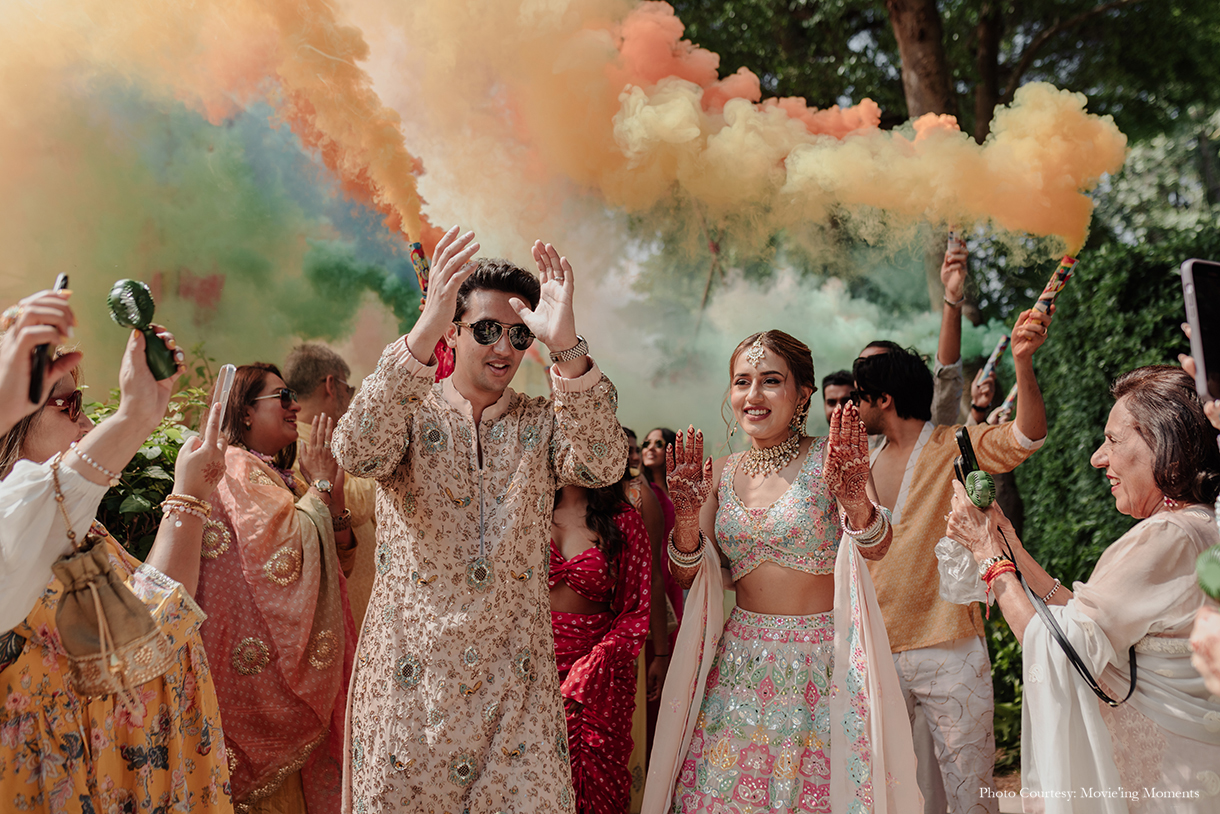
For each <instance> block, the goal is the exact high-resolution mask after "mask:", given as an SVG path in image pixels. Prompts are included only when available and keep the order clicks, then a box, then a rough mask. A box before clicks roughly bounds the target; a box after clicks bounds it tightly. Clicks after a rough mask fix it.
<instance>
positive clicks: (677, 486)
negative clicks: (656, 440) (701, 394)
mask: <svg viewBox="0 0 1220 814" xmlns="http://www.w3.org/2000/svg"><path fill="white" fill-rule="evenodd" d="M665 477H666V483H667V485H668V486H669V499H670V500H672V501H673V503H674V514H675V516H676V517H677V518H685V519H691V518H694V519H696V520H697V519H698V517H699V512H700V510H701V509H702V508H703V502H704V501H705V500H707V496H708V495H709V494H710V493H711V491H712V459H711V458H708V459H706V460H704V458H703V431H702V430H696V429H695V427H694V425H691V426H690V427H689V428H688V429H687V431H686V433H685V435H684V434H683V433H681V432H679V433H678V437H677V439H676V440H675V441H674V443H673V444H671V445H670V446H669V448H668V449H667V450H665Z"/></svg>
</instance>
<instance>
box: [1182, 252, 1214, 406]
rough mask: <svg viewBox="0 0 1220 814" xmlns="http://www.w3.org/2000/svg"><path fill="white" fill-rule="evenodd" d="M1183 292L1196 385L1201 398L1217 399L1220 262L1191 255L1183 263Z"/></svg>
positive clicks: (1205, 399) (1207, 399)
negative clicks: (1195, 258)
mask: <svg viewBox="0 0 1220 814" xmlns="http://www.w3.org/2000/svg"><path fill="white" fill-rule="evenodd" d="M1182 295H1183V297H1185V299H1186V321H1187V322H1188V323H1189V324H1190V355H1191V356H1193V357H1194V358H1195V389H1197V390H1198V391H1199V398H1201V399H1203V400H1204V401H1212V400H1213V399H1220V263H1215V262H1212V261H1211V260H1194V259H1192V260H1187V261H1186V262H1185V263H1183V264H1182Z"/></svg>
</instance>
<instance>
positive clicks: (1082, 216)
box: [353, 0, 1126, 250]
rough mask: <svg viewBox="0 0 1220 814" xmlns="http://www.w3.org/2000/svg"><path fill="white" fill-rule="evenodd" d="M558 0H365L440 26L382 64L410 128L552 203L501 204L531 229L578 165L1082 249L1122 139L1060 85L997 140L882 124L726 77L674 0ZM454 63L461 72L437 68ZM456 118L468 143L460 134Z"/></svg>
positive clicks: (468, 180)
mask: <svg viewBox="0 0 1220 814" xmlns="http://www.w3.org/2000/svg"><path fill="white" fill-rule="evenodd" d="M559 5H560V6H561V7H562V9H561V10H556V11H554V13H549V12H544V11H542V10H540V9H541V8H542V6H541V5H540V4H536V3H530V2H525V1H524V0H522V2H517V3H511V2H506V3H499V4H493V5H490V6H489V5H486V4H476V3H472V2H469V1H468V0H467V1H466V2H463V0H420V2H417V3H412V4H408V5H403V4H398V3H394V4H387V5H385V6H382V5H377V4H376V3H373V4H372V5H370V4H369V3H361V4H360V5H359V6H358V7H354V8H353V13H354V14H356V15H357V16H359V15H362V14H366V15H368V16H367V19H368V20H370V22H371V21H373V20H376V25H370V26H369V30H370V36H372V37H374V38H376V37H382V38H384V39H375V40H374V42H375V43H379V44H382V45H384V46H385V47H386V48H387V49H391V50H392V49H394V48H395V47H396V43H399V42H401V41H402V38H403V34H402V32H408V31H428V32H430V33H431V34H433V35H434V36H431V37H427V38H414V39H412V40H411V59H413V60H416V63H415V64H417V65H418V66H421V67H420V68H418V69H415V68H413V67H412V65H411V63H410V62H409V63H408V65H407V67H406V68H405V69H402V70H398V72H397V73H396V74H395V75H394V77H393V79H394V86H393V87H392V85H391V82H390V81H389V74H388V73H386V74H379V79H380V80H381V81H382V83H383V84H384V85H385V86H386V87H387V88H390V89H389V90H388V91H387V92H388V93H389V94H390V96H391V98H392V99H393V101H394V102H395V103H401V104H409V105H411V106H413V107H416V108H419V109H426V110H427V111H428V115H429V119H430V122H432V123H440V124H441V130H440V131H439V132H433V133H429V132H427V131H426V130H425V129H423V128H421V129H419V130H416V131H415V132H414V133H413V135H412V143H413V144H418V146H419V148H420V149H421V150H422V151H423V153H424V154H425V155H428V156H429V163H430V165H431V166H439V164H440V163H443V164H444V165H445V170H444V171H445V173H446V181H447V183H448V188H447V189H446V193H445V194H446V195H451V196H453V198H454V199H458V200H461V201H470V200H478V199H480V198H481V197H482V196H485V195H486V194H487V193H488V191H489V189H491V188H494V187H495V186H496V179H498V180H499V182H500V183H501V184H503V185H504V186H505V187H506V188H511V189H513V190H515V195H516V196H517V199H518V200H520V199H521V198H524V199H525V200H527V201H529V202H530V203H533V204H536V205H528V204H527V205H520V204H518V205H517V206H515V207H514V213H515V215H513V214H505V215H503V216H502V220H505V221H513V219H514V217H516V218H517V220H516V221H515V222H512V223H511V224H508V223H506V224H505V225H509V226H510V227H511V229H513V230H515V231H517V232H520V233H528V232H529V221H530V220H537V219H538V218H539V215H540V212H545V211H546V210H547V209H548V208H549V207H550V206H552V205H553V201H551V200H548V196H551V195H552V193H551V192H549V191H547V190H544V189H542V187H544V186H545V185H546V184H547V183H548V182H551V183H562V182H574V183H575V184H576V185H578V186H579V187H582V188H584V189H587V190H590V191H593V192H595V194H596V195H597V196H598V197H600V198H601V199H602V200H604V201H606V202H607V203H609V204H610V205H612V206H614V207H619V208H621V209H623V210H626V211H627V212H629V213H636V214H643V213H647V212H650V211H652V210H653V209H655V208H658V207H662V208H665V207H672V206H673V205H674V204H676V203H682V202H689V203H695V204H697V205H698V207H699V208H700V211H701V212H702V214H703V216H704V217H706V218H708V219H709V220H710V221H712V222H713V223H716V224H718V225H720V226H723V225H724V224H725V223H727V222H730V221H732V222H736V223H739V224H745V225H746V226H747V227H748V228H750V229H752V230H755V231H756V232H758V233H760V234H762V233H766V234H769V233H772V232H774V231H775V230H778V229H783V228H788V227H793V226H798V225H801V224H806V223H810V222H813V223H824V222H826V221H827V219H828V218H829V216H830V215H831V214H832V213H833V212H844V211H845V212H847V213H848V214H857V215H859V216H862V217H867V216H868V215H869V213H871V212H876V211H880V212H883V213H884V215H885V218H886V219H887V223H889V224H891V225H893V224H898V223H900V222H907V223H914V222H925V221H931V222H934V223H940V224H944V223H948V222H955V223H959V224H962V225H969V224H974V223H985V224H990V225H991V226H993V227H994V228H997V229H999V230H1002V231H1008V232H1014V233H1028V234H1033V235H1038V236H1051V237H1058V238H1059V239H1060V241H1061V242H1062V243H1063V244H1064V246H1063V247H1064V248H1067V249H1068V250H1076V249H1078V248H1079V246H1080V245H1081V244H1083V241H1084V238H1085V236H1086V234H1087V229H1088V222H1089V219H1090V217H1091V212H1092V204H1091V201H1090V200H1089V198H1088V195H1087V193H1088V192H1089V190H1091V189H1092V188H1093V186H1095V185H1096V183H1097V181H1098V179H1099V178H1100V176H1101V175H1103V174H1105V173H1107V172H1114V171H1116V170H1117V169H1118V168H1119V167H1121V165H1122V161H1123V158H1124V155H1125V148H1126V139H1125V137H1124V136H1123V135H1122V134H1121V133H1120V132H1119V131H1118V129H1117V128H1116V127H1115V126H1114V124H1113V122H1112V120H1110V119H1109V118H1108V117H1098V116H1095V115H1092V114H1089V113H1088V112H1087V111H1086V108H1085V100H1084V97H1082V96H1079V95H1074V94H1068V93H1062V92H1059V91H1056V90H1055V89H1053V88H1051V87H1049V86H1045V85H1031V86H1028V87H1026V88H1024V89H1023V90H1022V92H1021V93H1019V94H1018V95H1017V98H1016V100H1015V101H1014V103H1013V105H1012V106H1011V107H1008V108H1004V109H1002V110H1000V111H999V112H998V114H997V117H996V120H995V123H994V126H993V135H992V136H991V137H990V138H989V140H988V141H987V143H986V144H984V145H978V144H976V143H974V142H973V141H972V140H971V139H969V138H968V137H967V136H966V135H965V134H963V133H961V132H960V130H959V129H958V127H957V123H956V122H955V121H954V120H953V119H952V117H931V118H928V117H925V118H924V119H921V120H919V121H917V122H913V123H912V124H911V125H910V126H909V127H908V128H904V129H902V130H899V131H883V130H881V129H880V128H879V126H878V125H879V122H880V112H881V111H880V109H879V108H878V106H877V105H876V104H875V103H873V102H872V101H871V100H869V99H862V100H860V102H859V103H858V104H857V105H855V106H853V107H849V108H846V109H840V108H839V107H838V106H834V107H830V108H828V109H821V110H819V109H815V108H811V107H810V106H809V104H808V103H807V102H806V100H804V99H762V98H761V90H760V83H759V80H758V77H757V76H755V75H754V74H753V73H751V72H750V71H749V70H747V69H746V68H740V69H738V70H737V71H736V72H735V73H731V74H728V75H727V76H723V77H722V76H721V74H720V69H721V66H720V58H719V57H718V56H717V55H716V54H714V53H711V52H710V51H707V50H705V49H702V48H699V47H698V46H697V45H694V44H692V43H691V42H689V41H687V40H684V39H683V34H684V27H683V25H682V22H681V21H680V20H679V19H678V18H677V17H676V16H675V15H674V12H673V9H672V8H671V7H670V6H669V5H668V4H666V3H661V2H643V3H637V4H632V5H624V4H622V3H618V2H613V0H569V2H566V3H562V4H559ZM547 8H548V9H549V8H550V6H547ZM387 23H388V24H387ZM457 42H460V55H459V48H458V46H457V45H456V43H457ZM457 64H460V65H461V71H460V73H459V72H457V71H449V70H443V69H442V70H437V68H436V66H438V65H440V66H449V65H457ZM424 66H426V67H424ZM395 67H396V69H397V68H398V67H399V66H398V65H396V66H395ZM455 132H458V133H461V134H462V135H463V141H462V144H461V145H460V146H458V147H455V146H454V145H453V144H446V143H443V142H444V141H446V140H449V139H451V134H452V133H455ZM432 156H436V158H435V159H434V158H432ZM493 157H494V158H493ZM531 188H532V189H531ZM569 194H570V193H569ZM459 206H460V208H464V209H466V210H467V211H470V210H471V209H472V208H475V209H483V208H482V207H471V206H470V204H468V203H467V204H461V205H459Z"/></svg>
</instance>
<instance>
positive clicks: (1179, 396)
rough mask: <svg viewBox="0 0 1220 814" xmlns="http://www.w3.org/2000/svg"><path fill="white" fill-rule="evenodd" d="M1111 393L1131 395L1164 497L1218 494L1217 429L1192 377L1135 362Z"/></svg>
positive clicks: (1203, 498) (1196, 499)
mask: <svg viewBox="0 0 1220 814" xmlns="http://www.w3.org/2000/svg"><path fill="white" fill-rule="evenodd" d="M1110 395H1111V396H1113V397H1114V400H1115V401H1118V400H1119V399H1123V398H1125V399H1127V409H1128V410H1130V411H1131V417H1132V418H1134V419H1135V431H1136V432H1138V433H1139V435H1140V437H1141V438H1143V439H1144V442H1145V443H1146V444H1148V446H1149V447H1150V448H1151V449H1152V478H1153V482H1155V483H1156V485H1157V488H1159V489H1160V490H1161V491H1162V492H1163V493H1164V494H1165V496H1166V497H1168V498H1170V499H1172V500H1180V501H1184V502H1189V503H1211V502H1212V501H1213V500H1215V499H1216V494H1217V492H1220V450H1218V449H1217V448H1216V428H1215V427H1213V426H1212V425H1211V423H1210V422H1209V421H1208V420H1207V415H1206V414H1205V413H1204V412H1203V402H1202V401H1200V400H1199V393H1198V391H1197V390H1195V380H1194V379H1192V378H1191V377H1190V376H1188V375H1187V374H1186V372H1185V371H1184V370H1182V368H1180V367H1173V366H1172V365H1148V366H1147V367H1137V368H1136V369H1135V370H1132V371H1130V372H1129V373H1124V374H1123V375H1121V376H1119V377H1118V378H1117V379H1115V380H1114V384H1112V385H1110Z"/></svg>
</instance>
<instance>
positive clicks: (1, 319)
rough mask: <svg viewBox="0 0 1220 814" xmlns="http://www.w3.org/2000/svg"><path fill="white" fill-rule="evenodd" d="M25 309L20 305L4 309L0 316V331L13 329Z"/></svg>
mask: <svg viewBox="0 0 1220 814" xmlns="http://www.w3.org/2000/svg"><path fill="white" fill-rule="evenodd" d="M24 309H25V307H24V306H22V305H10V306H9V307H8V308H5V309H4V313H3V314H0V331H7V330H8V329H9V328H11V327H13V324H14V323H16V322H17V320H19V319H21V312H22V311H23V310H24Z"/></svg>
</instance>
